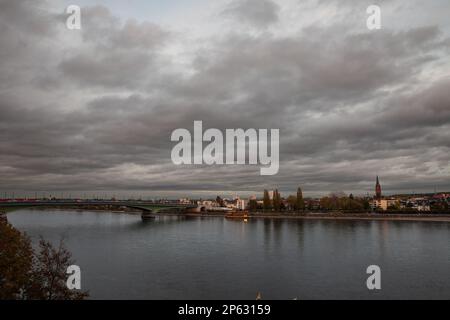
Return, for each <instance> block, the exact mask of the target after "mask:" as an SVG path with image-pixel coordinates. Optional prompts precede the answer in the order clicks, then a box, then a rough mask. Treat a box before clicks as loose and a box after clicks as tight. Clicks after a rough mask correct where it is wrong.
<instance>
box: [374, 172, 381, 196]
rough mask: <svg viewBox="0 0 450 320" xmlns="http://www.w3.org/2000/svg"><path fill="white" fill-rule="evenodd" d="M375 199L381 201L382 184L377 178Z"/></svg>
mask: <svg viewBox="0 0 450 320" xmlns="http://www.w3.org/2000/svg"><path fill="white" fill-rule="evenodd" d="M375 197H376V199H377V200H380V199H381V184H380V179H379V178H378V176H377V184H376V186H375Z"/></svg>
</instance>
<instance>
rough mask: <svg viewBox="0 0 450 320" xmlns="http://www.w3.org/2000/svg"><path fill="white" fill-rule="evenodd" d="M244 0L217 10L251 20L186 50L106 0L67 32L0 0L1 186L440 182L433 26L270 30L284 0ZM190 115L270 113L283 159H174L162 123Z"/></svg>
mask: <svg viewBox="0 0 450 320" xmlns="http://www.w3.org/2000/svg"><path fill="white" fill-rule="evenodd" d="M256 2H257V3H258V5H256ZM256 2H255V1H239V2H236V1H234V2H231V4H229V5H228V6H226V8H225V9H223V10H224V12H227V15H229V14H234V16H236V15H237V16H238V17H240V19H241V20H245V22H246V23H251V24H252V26H253V28H256V29H258V28H259V29H260V30H262V31H264V32H263V33H262V34H260V35H255V34H254V33H253V31H248V30H247V31H248V32H247V31H245V30H240V29H235V30H233V32H230V33H229V32H224V33H221V34H217V35H214V36H212V35H210V36H206V39H205V40H203V41H205V42H206V43H207V45H204V46H199V47H195V50H194V49H191V50H190V51H191V53H192V52H193V53H192V54H191V55H193V57H190V58H189V59H188V58H186V57H185V56H184V54H185V52H184V51H183V50H179V49H177V46H176V45H177V41H178V40H179V36H180V35H179V34H178V35H176V36H174V32H173V31H172V30H167V29H165V28H163V27H161V26H158V25H156V24H153V23H151V22H138V21H134V20H128V21H123V20H121V19H119V18H118V17H116V16H115V15H114V14H113V13H112V12H111V11H110V10H109V9H108V8H106V7H102V6H95V7H88V8H83V10H82V13H83V20H82V21H83V28H82V30H81V31H80V32H72V31H69V30H66V29H65V28H64V23H63V22H62V21H61V20H62V19H61V14H60V12H61V11H62V10H59V11H58V10H56V11H55V12H56V13H54V12H53V11H52V10H51V8H50V7H47V2H45V1H33V2H29V1H0V8H1V9H2V10H0V18H1V20H0V21H1V23H2V26H3V25H6V26H7V27H6V28H1V29H0V35H1V36H0V78H1V80H2V81H1V82H0V88H1V90H0V110H1V117H0V150H1V155H2V157H1V158H0V175H1V180H2V185H3V186H4V188H5V189H15V190H28V191H34V190H58V189H61V190H80V191H83V190H110V191H111V192H114V191H115V190H142V191H154V192H157V191H161V192H162V193H165V192H169V191H171V192H172V191H180V193H183V192H186V193H191V192H195V191H198V192H200V191H205V192H211V193H215V192H221V191H228V192H232V191H242V192H248V193H252V192H254V191H259V190H261V189H263V188H269V187H273V186H279V187H280V189H281V190H283V191H285V192H287V191H291V190H295V188H296V187H297V185H298V184H302V185H303V186H304V189H305V190H306V191H307V192H310V193H312V194H314V193H321V192H327V191H337V190H344V191H349V192H356V193H365V192H368V191H370V192H371V189H372V184H373V177H374V175H375V174H377V173H378V174H380V175H381V176H382V177H383V182H384V185H385V186H387V187H386V189H389V190H392V191H397V190H411V189H415V190H416V191H418V190H419V189H420V188H423V189H426V190H428V189H429V188H430V186H433V187H434V185H436V186H441V187H443V188H444V187H445V188H448V189H450V184H449V183H448V181H449V179H450V172H449V171H450V163H449V157H448V154H449V151H450V150H449V148H450V144H449V142H448V141H449V140H448V136H449V135H450V95H449V90H448V88H449V87H450V82H449V81H450V79H449V78H448V76H449V75H448V74H445V72H442V69H443V68H445V67H448V63H449V62H448V58H447V57H448V53H449V48H450V42H449V37H448V35H447V34H446V33H445V32H444V31H443V30H444V28H443V27H441V26H440V25H439V24H435V25H429V26H411V27H408V28H405V29H382V30H381V31H379V32H369V31H368V30H365V29H360V28H356V29H355V28H354V26H353V25H352V24H351V23H348V24H346V23H343V22H342V21H341V20H339V21H338V22H337V23H335V24H330V25H317V26H311V25H309V26H305V27H303V28H299V30H297V31H295V32H291V33H281V34H280V33H276V32H271V33H268V32H266V31H267V27H268V26H273V25H275V24H276V22H278V21H280V20H279V17H280V12H281V11H280V10H281V9H280V8H279V6H278V5H277V4H275V3H272V2H270V1H265V2H260V1H256ZM346 3H347V2H346ZM343 10H344V11H345V12H347V11H349V10H351V6H350V5H349V6H348V7H344V8H343ZM430 22H431V23H433V21H430ZM174 45H175V46H174ZM174 47H175V49H174ZM173 50H175V51H173ZM177 50H179V51H177ZM180 59H187V61H188V62H186V63H185V64H186V65H187V69H188V71H186V70H185V69H183V68H180V67H179V62H180V61H179V60H180ZM194 120H202V121H203V123H204V126H205V128H211V127H213V128H219V129H226V128H279V129H280V130H281V141H280V142H281V146H280V152H281V154H280V159H281V166H280V173H279V174H278V175H277V176H274V177H261V176H259V167H257V166H253V167H252V166H250V167H242V166H236V167H235V166H231V167H229V166H214V167H207V166H200V167H175V166H174V165H172V164H171V160H170V152H171V148H172V146H173V144H172V143H171V142H170V135H171V132H172V131H173V130H175V129H177V128H187V129H189V130H192V126H193V121H194Z"/></svg>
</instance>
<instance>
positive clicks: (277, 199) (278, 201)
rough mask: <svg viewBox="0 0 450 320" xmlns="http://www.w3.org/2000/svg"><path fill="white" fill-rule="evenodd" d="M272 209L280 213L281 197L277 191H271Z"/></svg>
mask: <svg viewBox="0 0 450 320" xmlns="http://www.w3.org/2000/svg"><path fill="white" fill-rule="evenodd" d="M273 208H274V210H275V211H277V212H280V211H281V195H280V193H279V192H278V189H275V190H274V191H273Z"/></svg>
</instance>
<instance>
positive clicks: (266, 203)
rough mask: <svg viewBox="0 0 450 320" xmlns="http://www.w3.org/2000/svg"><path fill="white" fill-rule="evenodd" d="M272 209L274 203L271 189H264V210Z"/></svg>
mask: <svg viewBox="0 0 450 320" xmlns="http://www.w3.org/2000/svg"><path fill="white" fill-rule="evenodd" d="M270 209H272V203H271V201H270V196H269V191H267V190H264V198H263V210H264V211H269V210H270Z"/></svg>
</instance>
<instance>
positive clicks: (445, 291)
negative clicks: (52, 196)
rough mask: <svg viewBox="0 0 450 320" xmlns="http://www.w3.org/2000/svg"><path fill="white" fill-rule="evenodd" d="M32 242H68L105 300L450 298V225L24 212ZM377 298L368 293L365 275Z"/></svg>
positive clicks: (17, 222)
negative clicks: (372, 280)
mask: <svg viewBox="0 0 450 320" xmlns="http://www.w3.org/2000/svg"><path fill="white" fill-rule="evenodd" d="M8 219H9V221H10V222H11V223H12V224H13V225H14V226H16V227H18V228H19V229H20V230H23V231H26V232H27V233H28V234H29V235H30V236H31V237H32V239H33V240H37V239H38V237H39V235H42V236H44V237H45V238H46V239H49V240H51V241H54V242H57V241H59V239H60V238H61V237H62V236H64V238H65V239H66V244H67V246H68V248H69V249H70V251H72V253H73V255H74V258H75V259H76V261H77V264H78V265H80V267H81V270H82V285H83V287H84V289H88V290H90V293H91V298H94V299H96V298H101V299H254V298H255V296H256V293H257V292H261V293H262V295H263V297H264V298H265V299H292V298H295V297H297V298H299V299H321V298H331V299H346V298H353V299H380V298H394V299H400V298H402V299H416V298H417V299H420V298H424V299H427V298H428V299H450V248H449V244H450V223H435V222H406V221H401V222H399V221H332V220H307V221H296V220H249V221H248V222H246V223H244V222H243V221H228V220H225V219H222V218H189V217H160V218H157V219H156V220H154V221H147V222H143V221H142V220H141V218H140V216H139V215H136V216H134V215H125V214H117V213H98V212H97V213H95V212H76V211H75V212H74V211H70V212H68V211H37V210H36V211H26V210H25V211H20V212H14V213H10V214H9V215H8ZM372 264H376V265H379V266H380V267H381V270H382V290H381V291H380V292H369V291H368V290H367V288H366V279H367V275H366V273H365V272H366V268H367V267H368V266H369V265H372Z"/></svg>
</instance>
